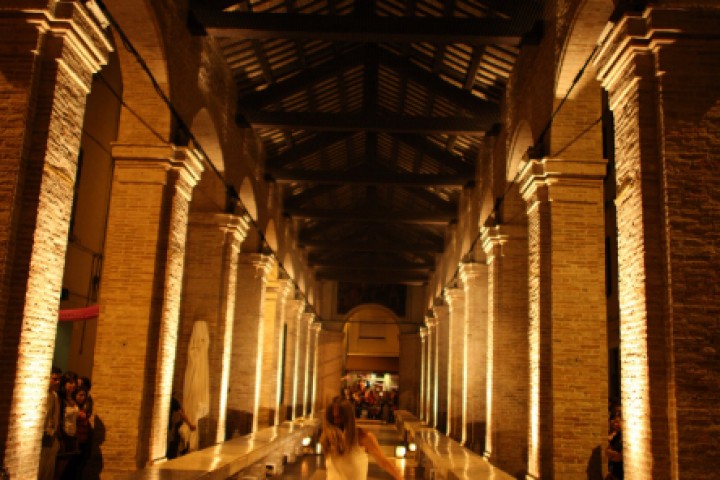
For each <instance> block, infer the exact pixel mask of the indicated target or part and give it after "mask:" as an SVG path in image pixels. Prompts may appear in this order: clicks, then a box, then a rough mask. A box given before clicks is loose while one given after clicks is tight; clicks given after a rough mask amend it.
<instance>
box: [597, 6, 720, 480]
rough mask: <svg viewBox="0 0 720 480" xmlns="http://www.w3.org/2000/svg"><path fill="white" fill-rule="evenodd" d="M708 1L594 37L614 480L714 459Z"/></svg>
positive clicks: (717, 94) (719, 406) (704, 468)
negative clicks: (606, 151) (603, 174)
mask: <svg viewBox="0 0 720 480" xmlns="http://www.w3.org/2000/svg"><path fill="white" fill-rule="evenodd" d="M719 21H720V16H719V12H718V9H717V5H716V4H714V5H712V6H711V5H710V3H705V6H704V7H703V6H700V7H698V8H697V9H667V10H665V9H662V8H652V9H648V10H646V11H645V12H644V13H643V14H642V16H640V15H636V16H635V15H634V16H627V17H625V18H622V19H621V20H620V21H619V22H618V23H617V25H616V27H615V28H614V29H613V30H612V31H609V32H608V35H607V37H606V38H605V39H603V42H602V46H601V48H600V51H599V55H598V56H597V57H596V61H595V62H596V64H597V65H598V71H599V74H598V77H599V79H600V80H601V81H602V83H603V86H604V87H605V88H606V89H607V91H608V93H609V104H610V108H611V110H612V112H613V116H614V125H615V160H616V183H617V198H616V200H615V203H616V206H617V226H618V264H619V272H618V277H619V302H620V338H621V344H620V351H621V379H622V380H621V392H622V393H621V396H622V403H623V406H622V412H623V420H624V421H623V424H624V427H623V440H624V447H623V459H624V466H625V475H626V478H632V479H649V478H652V479H656V480H664V479H670V478H712V477H714V476H717V473H716V472H717V467H718V465H720V451H719V450H718V448H717V428H718V421H717V419H718V418H720V388H718V385H720V362H718V359H717V350H718V348H717V345H718V338H720V334H719V331H718V327H717V325H718V318H719V317H720V308H719V301H718V299H719V298H720V295H718V285H720V276H719V275H720V273H719V272H720V260H719V257H718V254H717V248H716V246H717V245H719V244H720V231H718V228H717V224H718V222H717V212H718V211H719V210H720V188H718V169H717V165H718V151H719V149H718V146H717V140H716V139H717V138H719V137H720V126H719V125H718V122H717V116H718V101H717V99H718V98H720V43H719V42H720V38H719V37H718V34H717V25H718V22H719Z"/></svg>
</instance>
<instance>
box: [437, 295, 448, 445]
mask: <svg viewBox="0 0 720 480" xmlns="http://www.w3.org/2000/svg"><path fill="white" fill-rule="evenodd" d="M433 313H434V315H435V318H436V321H437V327H436V332H437V343H436V344H435V345H436V347H435V348H436V352H437V354H436V360H435V365H436V368H437V370H436V382H437V383H436V386H435V390H436V392H437V393H436V400H435V405H436V407H435V414H436V415H437V417H436V420H435V427H436V428H437V429H438V430H439V431H441V432H443V433H445V432H446V431H447V428H448V426H449V421H448V373H449V365H450V357H449V336H450V328H449V327H450V325H449V323H450V322H449V318H448V307H447V305H435V306H433Z"/></svg>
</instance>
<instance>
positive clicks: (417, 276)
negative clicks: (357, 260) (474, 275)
mask: <svg viewBox="0 0 720 480" xmlns="http://www.w3.org/2000/svg"><path fill="white" fill-rule="evenodd" d="M429 277H430V274H429V273H420V272H405V271H399V270H396V271H392V272H384V271H382V272H381V271H372V270H366V271H360V270H350V269H346V268H319V269H317V270H316V271H315V278H317V279H318V280H337V281H348V282H363V283H382V284H391V283H406V284H412V285H417V284H423V283H427V281H428V279H429Z"/></svg>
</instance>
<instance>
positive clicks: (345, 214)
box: [284, 208, 457, 225]
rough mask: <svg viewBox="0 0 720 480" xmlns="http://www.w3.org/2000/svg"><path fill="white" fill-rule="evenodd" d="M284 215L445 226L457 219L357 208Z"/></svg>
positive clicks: (448, 215)
mask: <svg viewBox="0 0 720 480" xmlns="http://www.w3.org/2000/svg"><path fill="white" fill-rule="evenodd" d="M284 213H285V214H287V215H289V216H291V217H295V218H307V219H313V220H335V221H342V222H390V223H415V224H435V225H445V224H447V223H449V222H451V221H453V220H455V219H456V218H457V212H455V211H454V210H447V211H444V212H443V211H441V212H411V211H407V210H403V211H390V210H387V209H384V210H382V209H376V208H359V209H353V210H345V209H337V210H335V209H321V208H285V209H284Z"/></svg>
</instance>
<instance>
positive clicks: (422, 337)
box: [420, 327, 428, 342]
mask: <svg viewBox="0 0 720 480" xmlns="http://www.w3.org/2000/svg"><path fill="white" fill-rule="evenodd" d="M427 336H428V327H420V340H422V341H423V342H424V341H425V339H426V338H427Z"/></svg>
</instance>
